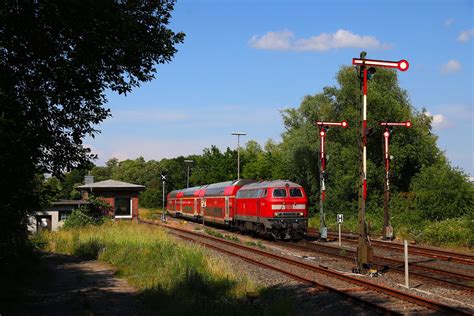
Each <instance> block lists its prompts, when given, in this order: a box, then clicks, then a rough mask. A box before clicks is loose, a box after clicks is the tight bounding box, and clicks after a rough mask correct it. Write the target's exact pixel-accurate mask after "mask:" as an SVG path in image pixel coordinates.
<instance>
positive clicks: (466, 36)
mask: <svg viewBox="0 0 474 316" xmlns="http://www.w3.org/2000/svg"><path fill="white" fill-rule="evenodd" d="M473 36H474V29H470V30H465V31H463V32H461V33H460V34H459V36H458V42H463V43H466V42H468V41H469V40H470V39H471V37H473Z"/></svg>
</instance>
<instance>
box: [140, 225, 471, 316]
mask: <svg viewBox="0 0 474 316" xmlns="http://www.w3.org/2000/svg"><path fill="white" fill-rule="evenodd" d="M141 222H145V223H147V224H153V225H161V224H156V223H151V222H147V221H143V220H141ZM161 226H163V227H166V228H168V229H172V230H176V231H179V232H182V233H184V234H189V235H192V236H196V237H198V238H204V239H208V240H212V241H215V242H219V243H221V244H226V245H229V246H232V247H234V248H239V249H242V250H245V251H248V252H253V253H256V254H259V255H262V256H266V257H270V258H273V259H275V260H278V261H282V262H285V263H288V264H290V265H294V266H298V267H300V268H303V269H306V270H310V271H313V272H316V273H321V274H325V275H328V276H330V277H333V278H336V279H339V280H341V281H344V282H349V283H352V284H357V285H359V286H362V287H364V288H366V289H370V290H372V291H375V292H379V293H382V294H384V295H389V296H392V297H395V298H397V299H400V300H403V301H406V302H409V303H413V304H417V305H419V306H422V307H425V308H428V309H432V310H436V311H439V312H443V313H447V314H453V315H469V314H468V313H467V312H465V311H462V310H459V309H457V308H454V307H451V306H448V305H445V304H442V303H438V302H434V301H432V300H428V299H425V298H423V297H419V296H416V295H412V294H408V293H405V292H402V291H399V290H395V289H392V288H389V287H387V286H383V285H379V284H375V283H371V282H367V281H364V280H361V279H359V278H356V277H353V276H349V275H345V274H343V273H341V272H337V271H334V270H329V269H326V268H321V267H318V266H314V265H310V264H307V263H303V262H299V261H296V260H292V259H288V258H286V257H283V256H280V255H276V254H273V253H270V252H268V251H263V250H259V249H255V248H252V247H248V246H244V245H240V244H237V243H234V242H230V241H227V240H224V239H220V238H216V237H212V236H207V235H203V234H199V233H196V232H192V231H189V230H185V229H182V228H177V227H172V226H168V225H161ZM286 273H288V272H286ZM346 294H348V293H346ZM348 295H350V294H348ZM364 302H365V301H364Z"/></svg>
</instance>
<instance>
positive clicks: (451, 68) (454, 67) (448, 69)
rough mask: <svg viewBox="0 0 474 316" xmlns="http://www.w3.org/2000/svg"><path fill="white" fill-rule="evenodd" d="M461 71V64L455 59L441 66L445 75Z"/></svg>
mask: <svg viewBox="0 0 474 316" xmlns="http://www.w3.org/2000/svg"><path fill="white" fill-rule="evenodd" d="M460 70H461V63H460V62H459V61H457V60H455V59H451V60H450V61H448V62H447V63H446V64H444V65H442V66H441V72H442V73H443V74H450V73H455V72H458V71H460Z"/></svg>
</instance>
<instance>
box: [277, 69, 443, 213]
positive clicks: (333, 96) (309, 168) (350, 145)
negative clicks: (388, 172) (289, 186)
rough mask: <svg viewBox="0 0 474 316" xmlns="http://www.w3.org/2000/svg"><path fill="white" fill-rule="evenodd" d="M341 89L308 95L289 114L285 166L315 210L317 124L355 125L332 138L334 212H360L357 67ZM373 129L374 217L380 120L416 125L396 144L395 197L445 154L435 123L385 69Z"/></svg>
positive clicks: (377, 85)
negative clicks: (412, 103)
mask: <svg viewBox="0 0 474 316" xmlns="http://www.w3.org/2000/svg"><path fill="white" fill-rule="evenodd" d="M336 79H337V82H338V86H334V87H325V88H324V89H323V91H322V92H321V93H319V94H316V95H314V96H306V97H305V98H304V99H303V101H302V103H301V105H300V107H299V108H296V109H288V110H285V111H284V112H283V120H284V124H285V128H286V131H285V133H284V134H283V143H282V144H281V148H282V151H283V159H282V162H283V164H284V166H283V167H284V170H285V172H286V175H287V177H288V178H290V179H292V180H294V181H296V182H299V183H301V184H302V185H303V186H304V187H305V189H306V191H307V193H308V194H309V196H310V201H311V205H313V209H314V210H316V209H317V207H316V206H317V205H318V201H319V163H318V152H319V136H318V129H317V127H316V126H315V122H316V121H317V120H323V121H342V120H343V119H344V120H346V121H348V122H349V125H350V127H349V129H345V130H343V129H341V128H330V129H329V131H328V133H327V137H326V152H327V153H328V155H329V161H328V164H327V172H328V175H329V178H328V182H327V203H326V208H327V210H328V211H333V212H337V211H352V213H353V214H355V213H356V211H357V208H358V207H357V198H358V192H357V183H358V181H359V174H358V169H359V154H358V142H357V140H358V133H359V130H360V123H359V121H360V108H359V107H358V106H357V105H358V104H359V103H358V100H359V95H360V91H359V79H358V78H357V75H356V73H355V72H354V69H353V68H352V67H342V68H341V70H340V71H339V72H338V74H337V76H336ZM368 104H369V106H368V126H369V127H373V134H372V136H371V137H369V143H368V149H367V150H368V161H367V166H368V188H369V191H368V192H369V194H368V204H367V209H368V211H369V212H380V209H381V206H382V194H381V192H382V190H383V178H384V164H383V155H382V150H383V143H382V142H383V138H382V132H383V130H382V128H381V127H379V126H378V124H377V123H378V122H380V121H395V122H399V121H406V120H411V121H412V122H413V127H412V128H411V129H406V128H398V129H396V130H395V131H394V133H393V136H392V139H391V154H392V155H393V156H394V157H395V162H394V166H393V167H394V170H395V172H394V175H393V179H392V187H391V189H392V191H393V192H398V191H402V192H407V191H408V190H409V188H410V183H411V179H412V178H413V177H414V176H415V175H416V174H417V173H419V172H420V170H421V168H422V166H426V165H427V166H429V165H433V164H434V163H436V162H437V161H439V160H440V159H441V158H442V157H443V154H442V153H441V151H440V150H439V149H438V148H437V147H436V136H434V135H432V134H431V121H430V118H429V117H428V116H427V115H426V114H425V112H424V111H422V112H418V111H416V110H415V109H414V108H413V107H412V106H411V104H410V102H409V100H408V96H407V93H406V91H404V90H403V89H402V88H400V86H399V84H398V80H397V74H396V72H395V71H391V70H385V69H379V70H378V71H377V75H376V76H375V77H374V79H372V80H371V81H370V82H369V89H368Z"/></svg>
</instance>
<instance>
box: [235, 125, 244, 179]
mask: <svg viewBox="0 0 474 316" xmlns="http://www.w3.org/2000/svg"><path fill="white" fill-rule="evenodd" d="M232 135H235V136H237V180H240V136H245V135H247V134H245V133H243V132H233V133H232Z"/></svg>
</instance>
